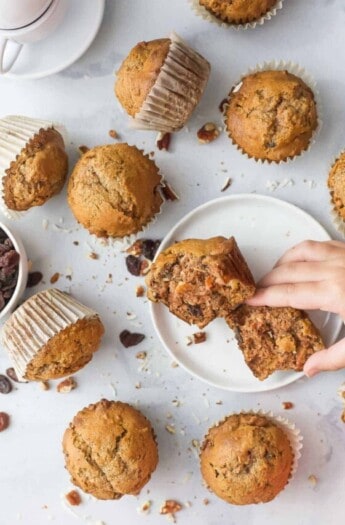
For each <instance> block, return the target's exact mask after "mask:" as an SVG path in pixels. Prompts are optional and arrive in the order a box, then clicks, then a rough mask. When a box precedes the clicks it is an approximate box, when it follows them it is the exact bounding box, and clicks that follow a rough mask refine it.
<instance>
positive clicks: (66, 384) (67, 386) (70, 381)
mask: <svg viewBox="0 0 345 525" xmlns="http://www.w3.org/2000/svg"><path fill="white" fill-rule="evenodd" d="M76 387H77V383H76V381H75V379H74V377H68V378H67V379H64V380H63V381H61V383H59V384H58V385H57V387H56V390H57V391H58V392H59V393H60V394H68V393H69V392H70V391H71V390H74V389H75V388H76Z"/></svg>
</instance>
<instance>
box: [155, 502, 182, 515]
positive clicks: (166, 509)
mask: <svg viewBox="0 0 345 525" xmlns="http://www.w3.org/2000/svg"><path fill="white" fill-rule="evenodd" d="M181 509H182V505H181V503H179V502H178V501H176V500H174V499H167V500H166V501H165V502H164V503H163V505H162V506H161V508H160V511H159V512H160V514H175V513H176V512H179V511H180V510H181Z"/></svg>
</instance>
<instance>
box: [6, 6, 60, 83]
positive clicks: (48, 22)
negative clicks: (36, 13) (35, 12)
mask: <svg viewBox="0 0 345 525" xmlns="http://www.w3.org/2000/svg"><path fill="white" fill-rule="evenodd" d="M11 1H12V2H13V3H14V4H17V5H18V4H21V3H22V0H20V2H18V1H17V0H11ZM0 2H1V0H0ZM3 3H5V4H6V2H5V1H4V2H3ZM25 3H26V0H25ZM33 3H34V2H33ZM1 5H2V3H0V7H1ZM67 7H68V0H51V1H50V2H49V6H48V9H46V10H45V11H44V13H43V14H42V15H41V16H40V17H39V18H38V19H36V20H35V21H34V22H32V23H31V24H28V25H26V26H24V27H19V28H17V29H6V30H5V29H0V74H4V73H7V72H8V71H9V70H10V69H11V68H12V66H13V65H14V63H15V61H16V60H17V58H18V56H19V54H20V52H21V50H22V47H23V44H28V43H31V42H37V41H38V40H43V39H44V38H46V37H47V36H49V35H50V34H51V33H52V32H53V31H54V30H55V29H56V28H57V26H58V25H59V24H60V23H61V22H62V20H63V17H64V15H65V13H66V10H67ZM0 21H1V15H0ZM9 43H10V45H8V44H9ZM5 55H6V65H4V62H5Z"/></svg>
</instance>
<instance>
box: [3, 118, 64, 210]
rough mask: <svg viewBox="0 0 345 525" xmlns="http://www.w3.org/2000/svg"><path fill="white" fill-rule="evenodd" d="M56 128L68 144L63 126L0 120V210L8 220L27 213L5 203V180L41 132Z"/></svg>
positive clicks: (36, 121) (34, 120)
mask: <svg viewBox="0 0 345 525" xmlns="http://www.w3.org/2000/svg"><path fill="white" fill-rule="evenodd" d="M51 128H54V129H55V130H56V131H58V132H59V133H60V134H61V135H62V137H63V139H64V142H66V130H65V128H64V127H63V126H60V125H58V124H54V123H53V122H50V121H47V120H39V119H35V118H30V117H23V116H19V115H10V116H7V117H4V118H2V119H0V186H1V187H0V208H1V210H2V211H3V213H4V215H5V216H6V217H7V218H8V219H19V218H20V217H22V216H23V215H24V214H25V213H27V211H14V210H10V209H9V208H8V207H7V206H6V203H5V198H4V188H3V183H2V181H3V178H4V177H5V176H6V171H5V170H7V169H8V168H9V167H10V165H11V163H12V162H14V161H15V160H16V158H17V157H18V155H20V153H21V152H22V150H23V149H24V148H25V147H26V146H27V144H28V143H29V142H30V141H31V140H32V139H33V138H34V136H35V135H37V134H38V133H39V132H40V131H41V130H47V129H51Z"/></svg>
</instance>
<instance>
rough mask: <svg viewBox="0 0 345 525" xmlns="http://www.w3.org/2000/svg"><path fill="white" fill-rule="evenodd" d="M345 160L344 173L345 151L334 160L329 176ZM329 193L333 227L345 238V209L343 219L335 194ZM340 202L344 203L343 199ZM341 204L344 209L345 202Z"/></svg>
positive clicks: (331, 191)
mask: <svg viewBox="0 0 345 525" xmlns="http://www.w3.org/2000/svg"><path fill="white" fill-rule="evenodd" d="M343 158H344V171H345V150H342V151H341V152H340V153H339V154H338V155H337V156H336V158H335V159H334V160H333V162H332V164H331V168H330V170H329V174H330V173H331V172H332V170H333V168H334V167H335V165H336V163H337V162H338V161H339V160H340V159H341V160H342V159H343ZM328 176H329V175H328ZM329 191H330V194H331V199H330V207H331V218H332V223H333V226H334V227H335V229H336V230H337V231H338V232H339V233H341V234H342V235H343V236H345V208H344V216H343V217H342V216H341V214H340V213H339V210H338V208H337V206H336V203H335V198H334V192H333V190H332V189H331V188H329ZM344 193H345V186H344ZM339 200H340V201H342V199H339ZM341 204H342V205H343V207H344V206H345V202H341Z"/></svg>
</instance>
